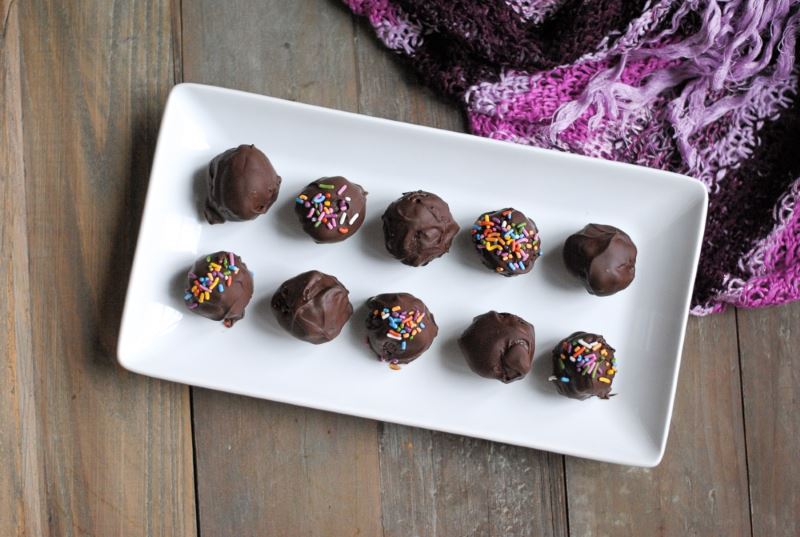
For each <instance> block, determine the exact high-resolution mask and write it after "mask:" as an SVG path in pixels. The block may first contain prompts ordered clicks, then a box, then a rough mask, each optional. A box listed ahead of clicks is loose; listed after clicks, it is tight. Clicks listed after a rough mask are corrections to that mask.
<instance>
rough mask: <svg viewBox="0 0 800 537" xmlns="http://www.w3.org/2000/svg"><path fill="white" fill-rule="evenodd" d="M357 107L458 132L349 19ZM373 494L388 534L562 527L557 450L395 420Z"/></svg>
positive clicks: (533, 531) (442, 105)
mask: <svg viewBox="0 0 800 537" xmlns="http://www.w3.org/2000/svg"><path fill="white" fill-rule="evenodd" d="M356 53H357V61H358V75H359V77H358V82H359V90H360V91H359V111H360V112H362V113H365V114H368V115H373V116H380V117H386V118H389V119H396V120H401V121H408V122H411V123H419V124H423V125H428V126H432V127H438V128H443V129H449V130H457V131H463V130H464V121H463V118H462V116H461V113H460V112H459V110H458V109H457V107H456V106H454V105H453V104H451V103H446V102H443V101H441V100H438V99H437V98H435V97H434V96H433V95H432V94H431V93H430V92H429V91H427V90H424V89H422V87H421V85H420V84H419V83H418V81H416V80H415V79H414V77H413V74H410V73H409V72H408V71H407V70H406V69H403V67H402V66H401V65H400V64H399V62H398V61H396V59H395V58H392V57H391V54H389V53H387V52H386V51H385V50H383V49H382V48H380V47H379V45H378V44H377V41H376V40H375V38H374V36H373V35H372V34H371V31H370V30H365V29H364V27H363V26H362V25H360V24H359V25H357V27H356ZM381 430H382V434H381V479H382V487H381V495H382V506H383V527H384V531H385V535H387V536H409V535H420V536H432V535H439V536H445V535H454V536H455V535H457V536H471V535H492V536H507V535H514V536H527V535H536V536H549V535H566V534H567V529H566V509H565V493H564V470H563V465H562V464H563V458H562V457H561V456H558V455H553V454H548V453H543V452H539V451H535V450H530V449H524V448H518V447H513V446H507V445H502V444H495V443H492V442H486V441H482V440H475V439H472V438H465V437H461V436H454V435H448V434H442V433H432V432H430V431H424V430H420V429H414V428H409V427H403V426H400V425H393V424H384V425H383V426H382V428H381Z"/></svg>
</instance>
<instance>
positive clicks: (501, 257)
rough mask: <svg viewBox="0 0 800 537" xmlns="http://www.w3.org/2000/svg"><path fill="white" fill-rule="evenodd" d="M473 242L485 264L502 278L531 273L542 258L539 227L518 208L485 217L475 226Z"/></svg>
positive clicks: (484, 215) (488, 214)
mask: <svg viewBox="0 0 800 537" xmlns="http://www.w3.org/2000/svg"><path fill="white" fill-rule="evenodd" d="M472 241H473V243H474V244H475V248H476V249H477V251H478V253H479V254H480V256H481V261H482V262H483V264H484V265H486V267H488V268H490V269H491V270H494V271H495V272H497V273H498V274H500V275H502V276H517V275H519V274H526V273H528V272H530V271H531V269H532V268H533V264H534V263H535V262H536V258H538V257H539V256H540V255H541V243H540V241H539V230H538V228H537V227H536V224H535V223H534V222H533V220H531V219H530V218H528V217H527V216H525V215H524V214H522V213H521V212H519V211H517V210H516V209H511V208H507V209H501V210H499V211H494V212H491V213H484V214H482V215H481V216H480V218H478V219H477V220H476V221H475V224H474V225H473V226H472Z"/></svg>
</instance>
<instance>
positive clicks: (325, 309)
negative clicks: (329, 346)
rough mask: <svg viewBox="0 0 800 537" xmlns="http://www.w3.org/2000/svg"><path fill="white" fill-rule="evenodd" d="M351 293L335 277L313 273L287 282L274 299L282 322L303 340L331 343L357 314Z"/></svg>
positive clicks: (312, 271)
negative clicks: (350, 296) (354, 311)
mask: <svg viewBox="0 0 800 537" xmlns="http://www.w3.org/2000/svg"><path fill="white" fill-rule="evenodd" d="M348 295H349V292H348V291H347V288H346V287H345V286H344V285H342V283H341V282H340V281H339V280H337V279H336V278H335V277H334V276H331V275H329V274H324V273H322V272H319V271H317V270H309V271H308V272H304V273H302V274H299V275H297V276H295V277H294V278H290V279H288V280H286V281H285V282H283V284H281V286H280V287H279V288H278V290H277V291H276V292H275V294H274V295H273V296H272V311H273V312H274V313H275V317H276V318H277V319H278V323H280V325H281V326H282V327H283V328H284V329H286V330H287V331H288V332H289V333H290V334H292V335H293V336H295V337H296V338H298V339H301V340H303V341H308V342H309V343H314V344H315V345H318V344H320V343H327V342H328V341H331V340H333V339H334V338H336V336H338V335H339V332H341V331H342V327H343V326H344V325H345V323H347V321H348V319H350V316H351V315H352V314H353V305H352V304H350V299H349V298H348Z"/></svg>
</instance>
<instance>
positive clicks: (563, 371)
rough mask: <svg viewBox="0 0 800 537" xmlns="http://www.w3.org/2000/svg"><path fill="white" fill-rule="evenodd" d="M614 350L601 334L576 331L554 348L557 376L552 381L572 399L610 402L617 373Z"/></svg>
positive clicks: (562, 393) (554, 374)
mask: <svg viewBox="0 0 800 537" xmlns="http://www.w3.org/2000/svg"><path fill="white" fill-rule="evenodd" d="M616 364H617V359H616V358H615V357H614V349H613V347H611V346H610V345H609V344H608V343H606V340H605V339H604V338H603V336H600V335H597V334H590V333H588V332H575V333H574V334H572V335H571V336H569V337H568V338H566V339H563V340H561V342H559V344H558V345H556V346H555V348H554V349H553V375H552V376H551V377H550V378H549V379H548V380H549V381H550V382H553V383H554V384H555V385H556V388H558V391H559V393H560V394H561V395H565V396H567V397H571V398H572V399H588V398H589V397H592V396H593V395H594V396H597V397H599V398H600V399H608V398H609V397H610V395H611V383H613V382H614V377H615V376H616V374H617V365H616Z"/></svg>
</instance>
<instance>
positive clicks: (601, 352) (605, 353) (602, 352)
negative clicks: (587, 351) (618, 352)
mask: <svg viewBox="0 0 800 537" xmlns="http://www.w3.org/2000/svg"><path fill="white" fill-rule="evenodd" d="M600 356H608V352H606V350H605V349H603V350H602V351H600Z"/></svg>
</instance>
